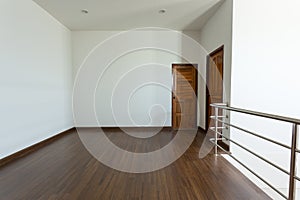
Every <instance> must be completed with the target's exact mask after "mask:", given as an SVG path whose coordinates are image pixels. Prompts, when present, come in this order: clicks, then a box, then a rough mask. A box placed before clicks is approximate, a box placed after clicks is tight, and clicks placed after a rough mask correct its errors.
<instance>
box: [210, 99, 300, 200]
mask: <svg viewBox="0 0 300 200" xmlns="http://www.w3.org/2000/svg"><path fill="white" fill-rule="evenodd" d="M210 106H211V107H213V108H214V110H215V112H214V116H211V117H210V118H211V119H213V120H215V124H214V126H213V127H210V130H212V131H213V132H214V133H215V137H214V138H212V139H211V142H213V143H214V145H215V149H214V152H215V154H218V148H220V149H221V150H222V151H224V152H225V153H227V154H228V155H229V156H230V157H231V158H233V159H234V160H235V161H236V162H238V163H239V164H240V165H242V166H243V167H244V168H246V169H247V170H248V171H249V172H251V173H252V174H253V175H254V176H256V177H257V178H258V179H260V180H261V181H262V182H264V183H265V184H266V185H268V186H269V187H270V188H272V189H273V190H274V191H275V192H277V193H278V194H279V195H280V196H282V197H283V198H284V199H288V200H293V199H295V186H296V181H297V180H298V181H300V178H299V177H298V176H297V175H296V156H297V153H300V150H299V149H297V138H298V125H300V119H294V118H289V117H283V116H278V115H272V114H267V113H262V112H256V111H251V110H246V109H240V108H234V107H229V106H227V104H224V103H215V104H211V105H210ZM220 110H227V111H231V112H238V113H243V114H246V115H253V116H258V117H263V118H268V119H273V120H278V121H283V122H288V123H291V124H292V126H293V129H292V139H291V140H292V141H291V146H288V145H285V144H282V143H280V142H278V141H275V140H273V139H270V138H267V137H264V136H262V135H260V134H258V133H255V132H252V131H249V130H246V129H244V128H241V127H239V126H236V125H233V124H231V123H229V122H225V121H224V120H222V119H223V118H225V116H219V111H220ZM219 124H222V125H221V126H219ZM225 126H228V127H232V128H235V129H237V130H240V131H243V132H245V133H247V134H250V135H253V136H255V137H258V138H260V139H263V140H265V141H268V142H271V143H273V144H275V145H278V146H281V147H284V148H286V149H289V150H290V154H291V155H290V169H289V170H286V169H284V168H282V167H280V166H278V165H276V164H274V163H273V162H271V161H270V160H268V159H267V158H264V157H262V156H260V155H258V154H257V153H255V152H254V151H251V150H250V149H248V148H246V147H245V146H243V145H242V144H240V143H238V142H236V141H234V140H232V139H231V138H229V137H227V136H225V135H224V134H222V132H220V131H219V130H221V129H224V128H225ZM220 137H221V138H220ZM223 138H225V139H226V140H227V141H229V142H231V143H233V144H235V145H236V146H238V147H239V148H241V149H243V150H245V151H247V152H249V153H250V154H252V155H254V156H255V157H257V158H259V159H261V160H263V161H264V162H266V163H268V164H269V165H270V166H272V167H274V168H276V169H277V170H280V171H281V172H283V173H285V174H287V175H288V176H289V188H288V189H289V193H288V196H286V195H285V194H283V193H282V192H281V191H279V190H278V189H277V188H275V187H274V186H273V185H272V184H271V183H269V182H268V181H266V180H265V179H264V178H262V177H261V176H260V175H259V174H257V173H256V172H255V171H253V170H252V169H250V168H249V167H248V166H246V165H245V164H243V163H242V162H241V161H240V160H239V159H238V158H236V157H235V156H234V155H232V154H231V153H230V152H229V151H226V150H225V149H224V148H222V147H221V146H220V145H219V144H218V141H219V140H223Z"/></svg>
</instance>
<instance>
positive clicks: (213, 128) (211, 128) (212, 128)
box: [209, 126, 226, 131]
mask: <svg viewBox="0 0 300 200" xmlns="http://www.w3.org/2000/svg"><path fill="white" fill-rule="evenodd" d="M225 128H226V127H223V126H222V127H217V129H225ZM209 129H210V130H212V131H214V130H215V129H216V128H215V127H210V128H209Z"/></svg>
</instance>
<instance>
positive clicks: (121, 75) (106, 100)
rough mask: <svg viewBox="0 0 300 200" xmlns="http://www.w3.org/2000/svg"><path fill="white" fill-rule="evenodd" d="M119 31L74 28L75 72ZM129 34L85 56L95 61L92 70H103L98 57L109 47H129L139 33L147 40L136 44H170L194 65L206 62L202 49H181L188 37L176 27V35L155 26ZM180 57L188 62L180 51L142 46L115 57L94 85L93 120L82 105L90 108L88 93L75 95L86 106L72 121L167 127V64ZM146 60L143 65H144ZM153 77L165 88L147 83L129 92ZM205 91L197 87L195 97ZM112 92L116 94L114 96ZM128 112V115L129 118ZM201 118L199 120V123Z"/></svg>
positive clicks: (169, 87)
mask: <svg viewBox="0 0 300 200" xmlns="http://www.w3.org/2000/svg"><path fill="white" fill-rule="evenodd" d="M119 33H121V32H116V31H74V32H72V42H73V65H74V76H76V73H78V71H79V68H80V66H81V65H82V64H83V63H84V60H85V58H86V57H87V55H88V54H89V53H90V52H91V50H93V49H94V48H95V47H96V46H97V45H98V44H100V43H102V42H104V43H105V42H106V41H107V39H108V38H110V37H111V36H113V35H115V34H119ZM133 34H136V37H135V38H133V40H126V41H122V42H120V43H116V44H114V43H113V42H112V44H113V45H110V46H107V50H106V51H104V52H101V51H100V50H98V51H99V54H97V55H96V56H95V55H92V56H91V57H88V59H87V60H86V61H87V63H89V65H95V66H96V68H95V69H96V70H99V71H104V69H105V67H106V63H105V62H104V61H100V59H105V58H106V57H108V56H109V55H110V54H111V53H110V51H113V50H114V49H115V50H116V51H117V50H118V49H119V48H123V47H124V49H126V47H127V46H128V47H131V46H132V43H135V42H136V41H139V38H145V39H142V40H145V41H139V43H143V44H144V45H146V47H147V45H148V46H149V47H150V46H154V47H157V46H160V45H161V46H162V47H164V45H165V47H172V48H174V49H176V51H177V52H179V53H180V54H183V55H184V54H188V55H189V61H192V62H193V63H195V64H198V65H199V66H200V68H201V70H202V69H203V68H204V66H205V65H204V61H205V55H206V53H204V51H203V50H202V49H201V50H197V51H198V52H197V51H192V52H193V53H189V49H185V48H186V47H187V42H185V39H183V38H182V35H181V33H180V32H179V33H178V34H175V35H173V34H170V35H169V33H168V31H167V32H165V31H157V30H153V31H135V32H134V33H133ZM161 35H165V36H166V37H164V36H163V37H161ZM148 36H149V37H148ZM162 38H163V39H162ZM148 40H149V41H148ZM191 40H193V39H191ZM111 41H118V39H112V40H110V42H111ZM193 43H194V45H195V46H197V44H196V41H194V40H193ZM120 44H121V47H120ZM100 46H101V45H100ZM104 46H105V44H104ZM122 46H123V47H122ZM191 46H193V45H191ZM198 46H199V45H198ZM191 48H193V47H191ZM96 49H97V48H96ZM96 51H97V50H96ZM92 54H96V53H95V51H93V53H92ZM117 56H119V55H117ZM182 62H183V63H186V62H187V61H185V59H183V58H182V57H181V56H180V55H176V54H174V53H170V52H166V51H162V50H159V49H140V50H135V51H133V52H128V53H126V54H125V55H123V56H120V57H118V58H117V59H116V60H115V61H114V62H113V63H112V64H111V65H109V67H108V70H106V71H105V73H104V75H103V76H102V77H101V80H100V81H99V83H98V84H97V88H96V89H95V102H96V103H95V113H96V116H97V118H98V122H97V121H95V120H93V119H92V115H88V114H87V109H86V108H87V107H89V106H90V104H93V102H90V103H87V100H84V99H83V98H86V99H88V98H89V97H88V96H87V95H80V96H78V99H81V100H79V101H80V103H79V104H80V105H81V106H82V105H83V104H84V105H85V106H82V112H81V114H79V118H80V119H79V122H78V123H76V126H102V127H105V126H108V127H113V126H124V127H126V126H162V125H163V126H171V91H172V72H171V65H172V63H182ZM153 63H157V64H153ZM145 64H146V65H147V66H144V67H143V65H145ZM141 66H142V67H141ZM136 67H141V68H136ZM95 73H96V72H94V73H91V74H90V75H89V77H91V79H93V78H97V77H93V76H94V75H95ZM98 77H100V75H98ZM151 81H152V82H158V83H163V84H164V85H165V87H162V86H158V85H155V84H150V85H147V86H145V87H142V88H139V89H138V90H136V92H133V93H132V94H130V92H131V91H134V88H135V87H136V86H137V85H139V84H140V83H142V82H151ZM80 84H87V83H80ZM85 87H86V88H89V87H94V86H93V85H86V86H85ZM201 92H202V93H201ZM203 92H204V91H203V90H202V91H200V94H199V96H201V97H202V96H203V95H204V93H203ZM113 95H116V96H114V97H113V98H112V96H113ZM130 95H132V96H130ZM158 105H160V106H158ZM203 105H204V104H202V105H201V106H202V107H203ZM122 106H123V107H122ZM153 106H154V107H153ZM201 106H200V107H199V108H200V110H203V109H202V107H201ZM127 108H128V110H127ZM114 113H115V116H114ZM128 113H130V115H128ZM202 116H204V114H202ZM130 117H131V118H132V119H130ZM151 118H152V120H151ZM201 120H202V119H201ZM201 120H199V121H200V123H201ZM202 121H203V120H202ZM201 125H203V124H201Z"/></svg>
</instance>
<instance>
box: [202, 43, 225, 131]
mask: <svg viewBox="0 0 300 200" xmlns="http://www.w3.org/2000/svg"><path fill="white" fill-rule="evenodd" d="M220 51H223V54H222V57H223V59H222V62H223V63H222V67H223V70H222V71H223V74H222V77H223V80H224V45H222V46H220V47H218V48H217V49H215V50H214V51H212V52H211V53H210V54H208V55H207V56H206V94H205V100H206V107H205V108H206V109H205V117H206V119H205V131H206V132H207V131H208V128H209V124H208V121H209V120H208V119H209V117H210V116H208V109H209V107H210V105H209V103H208V102H209V100H208V97H209V90H208V86H207V80H209V79H208V78H209V76H208V72H209V71H208V70H209V66H210V65H209V64H210V58H211V56H212V55H214V54H216V53H218V52H220ZM223 97H224V88H223V91H222V98H223Z"/></svg>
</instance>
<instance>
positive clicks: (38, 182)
mask: <svg viewBox="0 0 300 200" xmlns="http://www.w3.org/2000/svg"><path fill="white" fill-rule="evenodd" d="M107 136H108V137H109V138H110V139H111V141H113V142H114V143H115V144H117V145H119V146H120V147H121V148H124V149H127V150H129V151H130V150H134V151H138V152H144V151H149V150H156V149H158V148H160V147H161V146H163V145H166V144H167V143H168V142H169V141H170V140H171V139H172V138H173V137H174V133H173V132H172V131H171V130H164V131H162V133H159V134H158V135H156V136H154V137H152V138H151V139H136V138H132V137H129V136H126V135H125V134H122V133H121V132H120V131H118V130H117V129H115V130H110V131H108V133H107ZM203 138H204V134H203V133H198V135H197V137H196V139H195V141H194V142H193V144H192V146H191V147H190V148H189V149H188V151H187V152H186V153H185V154H184V155H183V156H182V157H181V158H180V159H178V160H177V161H176V162H175V163H173V164H172V165H170V166H168V167H166V168H164V169H162V170H159V171H155V172H151V173H146V174H130V173H124V172H119V171H116V170H113V169H111V168H109V167H106V166H105V165H103V164H101V163H100V162H98V161H97V160H96V159H94V158H93V157H92V156H91V155H90V154H89V153H88V152H87V150H86V149H85V148H84V146H83V145H82V144H81V142H80V139H79V137H78V135H77V134H76V132H75V131H74V132H73V133H70V134H68V135H66V136H64V137H62V138H60V139H59V140H57V141H55V142H53V143H51V144H49V145H48V146H45V147H44V148H42V149H40V150H38V151H36V152H33V153H31V154H29V155H27V156H26V157H23V158H20V159H18V160H16V161H14V162H11V163H9V164H7V165H5V166H3V167H1V168H0V199H1V200H15V199H22V200H27V199H28V200H35V199H72V200H74V199H87V200H93V199H101V200H102V199H104V200H106V199H169V200H177V199H183V200H187V199H209V200H214V199H222V200H223V199H224V200H225V199H230V200H234V199H238V200H247V199H253V200H258V199H270V198H269V197H268V196H266V195H265V194H264V193H263V192H262V191H261V190H260V189H258V188H257V187H256V186H255V185H254V184H252V183H251V182H250V181H249V180H248V179H247V178H245V177H244V176H243V175H242V174H241V173H239V172H238V171H237V170H236V169H235V168H234V167H232V166H231V165H230V164H229V163H228V162H227V161H226V160H225V159H224V158H222V157H215V156H213V155H212V154H210V155H208V156H207V157H206V158H204V159H199V158H198V153H199V148H200V145H201V143H202V141H203Z"/></svg>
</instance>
